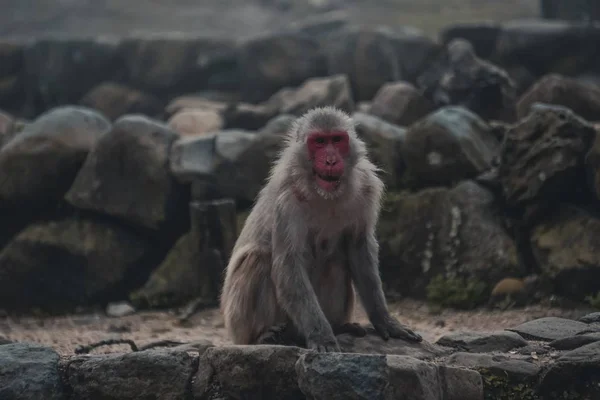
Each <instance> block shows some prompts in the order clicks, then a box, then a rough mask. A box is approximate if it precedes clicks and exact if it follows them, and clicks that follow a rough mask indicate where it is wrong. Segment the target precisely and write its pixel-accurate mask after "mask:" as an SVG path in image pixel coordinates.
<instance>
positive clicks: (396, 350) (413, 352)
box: [337, 326, 450, 360]
mask: <svg viewBox="0 0 600 400" xmlns="http://www.w3.org/2000/svg"><path fill="white" fill-rule="evenodd" d="M366 330H367V335H366V336H364V337H356V336H352V335H350V334H347V333H345V334H341V335H337V340H338V343H339V345H340V348H341V349H342V352H344V353H359V354H389V355H399V356H410V357H414V358H417V359H420V360H427V359H432V358H435V357H440V356H443V355H446V354H448V353H449V352H450V350H449V349H445V348H443V347H440V346H438V345H435V344H431V343H429V342H426V341H423V342H420V343H415V342H409V341H405V340H402V339H393V338H390V339H388V340H383V339H382V338H381V337H380V336H379V335H378V334H377V333H375V330H374V329H373V328H371V327H370V326H368V327H366Z"/></svg>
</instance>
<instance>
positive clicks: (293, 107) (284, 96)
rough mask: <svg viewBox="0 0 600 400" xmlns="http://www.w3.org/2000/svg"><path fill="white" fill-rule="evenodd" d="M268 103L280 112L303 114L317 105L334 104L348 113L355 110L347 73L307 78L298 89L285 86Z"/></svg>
mask: <svg viewBox="0 0 600 400" xmlns="http://www.w3.org/2000/svg"><path fill="white" fill-rule="evenodd" d="M268 103H269V104H271V105H272V107H273V108H274V109H276V110H278V111H277V113H278V114H292V115H296V116H299V115H302V114H304V113H305V112H307V111H309V110H310V109H312V108H315V107H324V106H333V107H336V108H339V109H341V110H343V111H345V112H347V113H352V112H353V111H354V100H353V99H352V92H351V89H350V83H349V82H348V78H347V77H346V76H345V75H334V76H329V77H325V78H310V79H307V80H306V81H305V82H304V83H303V84H302V86H300V87H299V88H297V89H292V88H285V89H282V90H280V91H279V92H277V93H275V94H274V95H273V96H272V97H271V98H270V99H269V100H268Z"/></svg>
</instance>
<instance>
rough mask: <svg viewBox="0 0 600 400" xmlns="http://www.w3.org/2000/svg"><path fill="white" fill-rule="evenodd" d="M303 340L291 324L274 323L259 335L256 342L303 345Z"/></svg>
mask: <svg viewBox="0 0 600 400" xmlns="http://www.w3.org/2000/svg"><path fill="white" fill-rule="evenodd" d="M302 342H303V341H302V340H301V339H300V338H299V337H298V335H296V334H295V333H294V332H293V331H292V328H291V327H290V325H289V324H287V323H283V324H279V325H274V326H272V327H271V328H269V329H268V330H267V331H265V332H264V333H263V334H262V335H260V336H259V338H258V340H257V341H256V344H271V345H283V346H298V347H303V346H304V343H302Z"/></svg>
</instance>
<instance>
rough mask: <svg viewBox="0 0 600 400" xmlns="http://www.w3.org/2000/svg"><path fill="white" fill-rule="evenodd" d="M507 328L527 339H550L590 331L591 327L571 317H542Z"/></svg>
mask: <svg viewBox="0 0 600 400" xmlns="http://www.w3.org/2000/svg"><path fill="white" fill-rule="evenodd" d="M507 330H509V331H512V332H516V333H518V334H519V335H521V336H523V338H525V339H527V340H543V341H551V340H557V339H564V338H567V337H570V336H574V335H579V334H582V333H585V332H590V330H591V329H590V326H589V325H587V324H584V323H583V322H578V321H575V320H572V319H566V318H558V317H544V318H539V319H534V320H533V321H528V322H525V323H523V324H521V325H518V326H515V327H514V328H510V329H507Z"/></svg>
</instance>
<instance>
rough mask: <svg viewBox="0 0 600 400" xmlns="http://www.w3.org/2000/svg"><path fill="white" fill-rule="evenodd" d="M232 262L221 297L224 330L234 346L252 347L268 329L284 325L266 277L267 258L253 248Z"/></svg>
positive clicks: (268, 265) (269, 281) (267, 271)
mask: <svg viewBox="0 0 600 400" xmlns="http://www.w3.org/2000/svg"><path fill="white" fill-rule="evenodd" d="M234 256H235V255H234ZM232 262H233V263H232V265H230V266H229V267H228V268H231V270H230V271H228V272H229V273H228V275H227V276H226V278H225V282H224V284H223V293H222V295H221V308H222V310H223V315H224V320H225V327H226V328H227V330H228V332H229V335H230V337H231V340H232V341H233V343H234V344H255V343H256V341H257V339H258V338H259V337H260V336H261V335H262V334H263V333H265V332H266V331H267V330H268V329H269V328H271V327H273V326H275V325H278V324H280V323H282V322H285V314H284V313H283V312H282V311H281V309H280V308H279V306H278V305H277V299H276V297H275V289H274V287H273V284H272V281H271V279H270V276H269V271H270V262H271V261H270V256H269V254H268V253H264V252H260V251H258V250H256V249H253V250H248V251H246V253H245V254H243V255H242V256H239V257H237V259H232Z"/></svg>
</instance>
